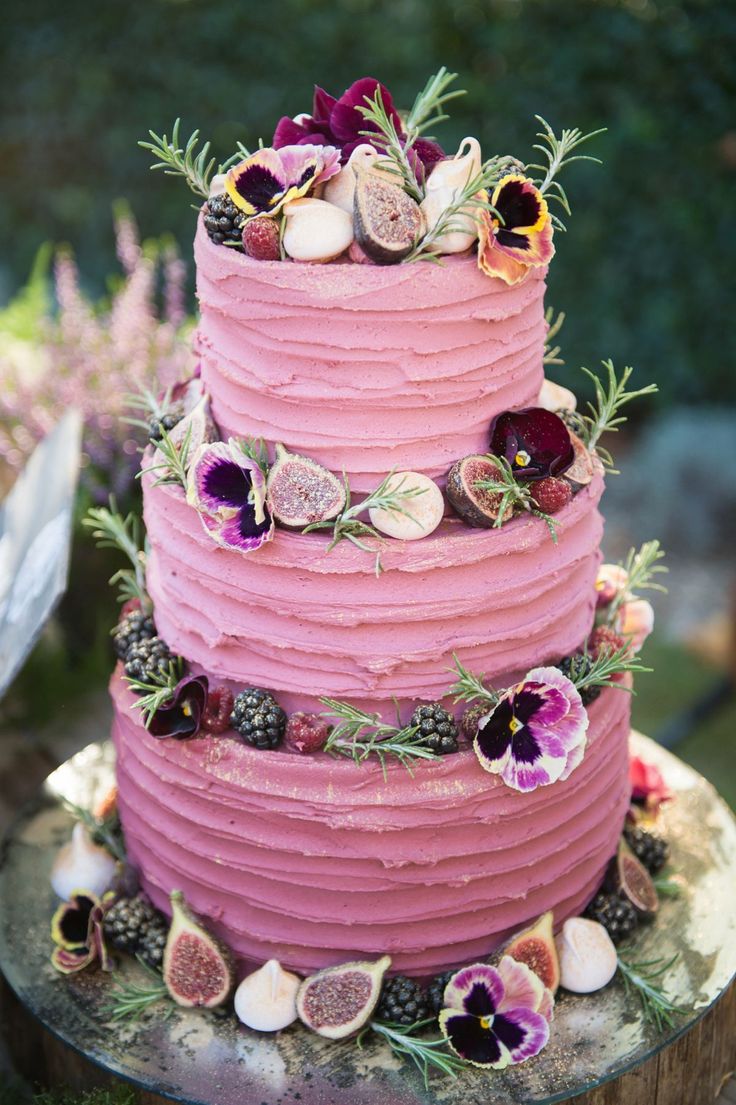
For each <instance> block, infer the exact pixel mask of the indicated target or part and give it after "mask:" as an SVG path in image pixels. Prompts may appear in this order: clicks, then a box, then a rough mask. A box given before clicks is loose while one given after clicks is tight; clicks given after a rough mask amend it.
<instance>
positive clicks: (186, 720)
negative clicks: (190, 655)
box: [148, 675, 209, 740]
mask: <svg viewBox="0 0 736 1105" xmlns="http://www.w3.org/2000/svg"><path fill="white" fill-rule="evenodd" d="M208 686H209V684H208V679H207V676H206V675H197V676H191V675H187V676H185V677H184V678H183V679H180V680H179V682H178V683H177V685H176V687H174V690H173V692H172V695H171V698H169V699H167V701H166V702H164V704H163V705H162V706H159V708H158V709H157V710H156V711H155V713H154V714H153V715H152V716H151V720H150V722H149V724H148V732H149V733H150V734H151V736H152V737H157V738H158V739H160V740H163V739H164V738H165V737H175V738H176V739H177V740H184V739H186V738H187V737H196V735H197V733H198V732H199V730H200V728H201V725H202V717H203V714H204V711H205V707H206V705H207V691H208Z"/></svg>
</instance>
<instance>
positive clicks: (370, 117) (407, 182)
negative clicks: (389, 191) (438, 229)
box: [356, 87, 424, 203]
mask: <svg viewBox="0 0 736 1105" xmlns="http://www.w3.org/2000/svg"><path fill="white" fill-rule="evenodd" d="M356 107H357V109H358V111H359V112H360V114H361V115H362V116H363V118H364V119H365V121H366V123H372V124H373V127H374V128H375V129H374V130H364V131H361V132H360V133H361V134H362V135H364V137H366V138H369V139H370V140H371V142H373V143H375V144H376V145H378V146H380V147H381V152H382V153H383V155H384V156H385V157H387V158H388V159H389V161H390V162H391V165H390V167H389V168H390V171H391V172H392V173H394V174H395V175H396V177H397V181H396V183H397V184H400V185H401V187H402V188H403V189H404V191H405V192H407V193H408V195H410V196H411V197H412V199H414V200H416V201H417V203H421V202H422V200H423V199H424V191H423V189H422V188H421V187H420V185H419V182H418V181H417V177H416V173H415V172H414V169H413V168H412V165H411V162H410V160H409V157H408V152H407V151H408V150H410V149H411V147H412V145H413V143H414V141H416V138H417V134H416V133H414V135H413V136H412V135H411V134H408V135H406V136H405V137H403V138H400V137H399V132H398V130H397V129H396V124H395V123H394V120H393V119H392V118H391V116H390V115H389V113H388V111H387V110H386V105H385V104H384V102H383V96H382V94H381V89H380V87H376V91H375V93H374V95H373V96H366V97H365V104H356ZM376 131H377V132H378V133H376Z"/></svg>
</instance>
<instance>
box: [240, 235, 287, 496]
mask: <svg viewBox="0 0 736 1105" xmlns="http://www.w3.org/2000/svg"><path fill="white" fill-rule="evenodd" d="M284 221H286V220H284ZM237 444H238V448H239V449H240V450H241V452H243V453H245V455H246V457H248V459H249V460H252V461H254V462H255V463H256V464H257V465H258V467H259V468H260V470H261V472H262V473H263V477H264V479H268V473H269V469H270V467H271V462H270V460H269V459H268V446H267V445H266V442H265V441H264V440H263V438H262V437H244V438H238V442H237Z"/></svg>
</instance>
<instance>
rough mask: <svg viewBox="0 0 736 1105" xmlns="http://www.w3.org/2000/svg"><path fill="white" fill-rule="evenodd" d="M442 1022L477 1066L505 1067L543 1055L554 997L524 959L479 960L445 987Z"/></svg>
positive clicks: (455, 1046) (453, 1044) (448, 1036)
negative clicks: (489, 961) (518, 961)
mask: <svg viewBox="0 0 736 1105" xmlns="http://www.w3.org/2000/svg"><path fill="white" fill-rule="evenodd" d="M444 1006H445V1007H444V1009H443V1010H442V1012H441V1013H440V1015H439V1023H440V1028H441V1030H442V1033H443V1035H444V1036H445V1038H446V1039H447V1042H448V1044H449V1045H450V1047H451V1048H452V1050H453V1051H454V1052H455V1053H456V1054H457V1055H459V1056H460V1057H461V1058H462V1059H464V1060H465V1061H466V1062H468V1063H472V1065H473V1066H476V1067H493V1068H494V1069H495V1070H502V1069H503V1068H504V1067H508V1066H510V1065H514V1064H516V1063H523V1062H524V1061H525V1060H526V1059H531V1058H532V1057H533V1056H534V1055H538V1054H539V1052H540V1051H541V1050H542V1048H543V1047H544V1046H545V1045H546V1043H547V1041H548V1040H549V1021H550V1019H551V1017H552V1011H553V1008H554V998H553V997H552V994H551V993H550V991H549V990H547V989H546V987H545V986H544V985H543V984H542V982H541V981H540V980H539V979H538V978H537V976H536V975H534V974H533V972H532V971H530V970H529V968H528V967H527V966H526V965H525V964H523V963H517V962H516V960H514V959H512V958H511V957H510V956H508V955H505V956H504V957H503V959H502V960H501V962H500V963H499V964H498V966H497V967H491V966H489V965H488V964H487V963H474V964H472V965H471V966H470V967H464V968H463V969H462V970H461V971H458V972H457V974H455V975H453V976H452V978H451V979H450V981H449V982H448V984H447V986H446V988H445V994H444Z"/></svg>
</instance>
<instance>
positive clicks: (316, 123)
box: [273, 77, 445, 175]
mask: <svg viewBox="0 0 736 1105" xmlns="http://www.w3.org/2000/svg"><path fill="white" fill-rule="evenodd" d="M376 90H380V93H381V100H382V102H383V106H384V107H385V109H386V114H387V115H388V117H389V118H390V119H391V121H392V122H393V124H394V126H395V127H396V132H397V134H398V136H399V138H405V137H406V132H405V131H404V127H403V124H402V122H401V116H400V115H399V113H398V112H397V110H396V108H395V107H394V102H393V98H392V96H391V93H390V92H389V91H388V89H387V88H386V87H385V86H384V85H382V84H381V83H380V81H377V80H376V79H375V77H361V78H360V80H357V81H354V82H353V84H351V85H350V88H348V89H347V90H346V91H345V92H343V94H342V96H340V98H339V99H336V98H335V97H334V96H330V94H329V92H325V90H324V89H323V88H320V87H319V86H318V85H315V89H314V102H313V104H312V114H311V115H298V116H297V117H296V119H289V117H288V116H286V115H285V116H283V117H282V118H281V119H279V121H278V123H277V124H276V130H275V132H274V136H273V145H274V148H275V149H277V150H279V149H282V148H283V147H284V146H290V145H302V144H304V143H309V144H313V145H315V146H320V145H333V146H339V147H340V149H341V151H342V161H343V164H344V163H345V162H346V161H347V160H348V159H349V157H350V155H351V153H352V152H353V150H354V149H355V148H356V146H360V145H361V144H362V143H363V142H369V143H371V144H372V145H374V146H375V147H376V149H378V150H380V149H382V145H381V142H380V140H379V132H378V131H377V130H376V128H375V126H374V125H373V124H372V123H370V122H369V121H368V120H367V119H365V118H364V117H363V114H362V113H361V112H360V111H359V110H358V108H359V107H364V106H366V100H372V99H374V97H375V95H376ZM364 131H368V132H369V133H368V134H367V135H366V134H364V133H363V132H364ZM374 133H375V135H376V138H375V139H372V137H371V136H372V134H374ZM444 156H445V151H444V150H443V149H442V147H441V146H439V145H438V144H437V143H436V142H432V141H430V140H429V139H428V138H418V139H417V140H416V141H415V142H414V144H413V146H412V148H411V151H410V158H411V160H412V161H413V162H414V164H413V165H412V167H413V168H414V170H415V172H417V170H422V171H424V172H427V171H428V170H429V169H431V167H432V166H433V165H434V163H435V162H436V161H441V160H442V158H443V157H444ZM418 175H419V173H418Z"/></svg>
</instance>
